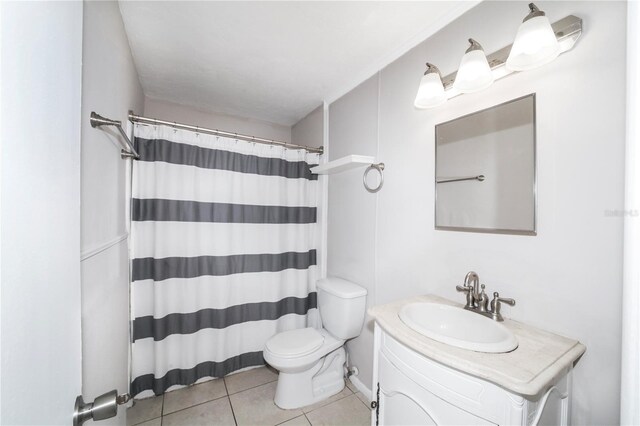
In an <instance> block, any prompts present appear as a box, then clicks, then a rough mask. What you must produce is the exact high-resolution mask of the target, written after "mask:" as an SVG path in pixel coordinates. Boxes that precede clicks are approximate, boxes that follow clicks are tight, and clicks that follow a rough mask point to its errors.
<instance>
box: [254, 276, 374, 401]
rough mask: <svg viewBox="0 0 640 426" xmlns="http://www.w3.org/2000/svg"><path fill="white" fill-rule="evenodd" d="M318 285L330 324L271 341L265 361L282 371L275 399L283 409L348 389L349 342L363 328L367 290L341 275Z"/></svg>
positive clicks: (291, 332)
mask: <svg viewBox="0 0 640 426" xmlns="http://www.w3.org/2000/svg"><path fill="white" fill-rule="evenodd" d="M317 287H318V309H319V311H320V316H321V318H322V321H323V326H324V328H322V329H320V330H317V329H315V328H310V327H309V328H302V329H297V330H289V331H284V332H282V333H278V334H276V335H275V336H273V337H271V338H270V339H269V340H268V341H267V343H266V344H265V348H264V351H263V354H264V359H265V361H267V363H268V364H269V365H271V366H272V367H273V368H275V369H277V370H278V371H279V374H278V385H277V388H276V395H275V398H274V402H275V403H276V405H277V406H278V407H280V408H285V409H293V408H300V407H304V406H306V405H311V404H314V403H316V402H318V401H321V400H323V399H326V398H328V397H330V396H332V395H335V394H337V393H338V392H340V391H342V389H344V378H343V376H344V363H345V350H344V343H345V342H346V340H347V339H351V338H353V337H356V336H358V335H359V334H360V331H361V330H362V325H363V323H364V313H365V306H366V295H367V291H366V290H365V289H364V288H362V287H360V286H358V285H357V284H354V283H352V282H349V281H346V280H343V279H340V278H325V279H323V280H320V281H318V284H317Z"/></svg>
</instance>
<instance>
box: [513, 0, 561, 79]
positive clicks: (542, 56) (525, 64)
mask: <svg viewBox="0 0 640 426" xmlns="http://www.w3.org/2000/svg"><path fill="white" fill-rule="evenodd" d="M529 10H530V12H529V14H528V15H527V16H526V17H525V18H524V20H523V21H522V24H520V27H519V28H518V32H517V34H516V39H515V41H514V42H513V46H512V47H511V52H510V53H509V58H508V59H507V68H509V69H510V70H512V71H526V70H530V69H533V68H537V67H539V66H542V65H545V64H548V63H549V62H551V61H553V60H554V59H555V58H557V57H558V55H559V54H560V45H559V44H558V39H557V38H556V34H555V33H554V32H553V29H552V28H551V24H550V23H549V19H548V18H547V17H546V16H545V13H544V12H543V11H541V10H540V9H538V7H537V6H536V5H535V4H533V3H529Z"/></svg>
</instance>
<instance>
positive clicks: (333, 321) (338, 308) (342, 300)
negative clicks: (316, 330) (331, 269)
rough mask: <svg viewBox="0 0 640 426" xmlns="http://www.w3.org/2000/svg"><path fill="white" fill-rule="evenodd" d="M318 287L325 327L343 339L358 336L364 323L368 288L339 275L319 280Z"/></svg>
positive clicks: (319, 307) (321, 314) (320, 308)
mask: <svg viewBox="0 0 640 426" xmlns="http://www.w3.org/2000/svg"><path fill="white" fill-rule="evenodd" d="M317 289H318V309H319V310H320V316H321V317H322V325H323V327H324V329H326V330H327V331H328V332H329V333H331V334H332V335H333V336H335V337H337V338H339V339H343V340H347V339H351V338H353V337H356V336H358V335H359V334H360V331H362V325H363V324H364V317H365V309H366V305H367V290H366V289H365V288H363V287H360V286H359V285H358V284H355V283H352V282H351V281H347V280H343V279H342V278H337V277H327V278H324V279H321V280H319V281H318V283H317Z"/></svg>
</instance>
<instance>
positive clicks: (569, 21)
mask: <svg viewBox="0 0 640 426" xmlns="http://www.w3.org/2000/svg"><path fill="white" fill-rule="evenodd" d="M551 28H552V29H553V32H554V33H555V36H556V39H557V40H558V45H559V46H560V52H559V53H560V54H562V53H564V52H567V51H569V50H571V49H572V48H573V46H574V45H575V44H576V42H577V41H578V39H579V38H580V36H581V35H582V19H581V18H578V17H577V16H574V15H569V16H567V17H565V18H563V19H561V20H559V21H556V22H554V23H553V24H551ZM512 47H513V44H510V45H509V46H506V47H503V48H502V49H500V50H498V51H496V52H493V53H491V54H490V55H487V61H488V62H489V67H491V71H492V72H493V77H494V80H499V79H501V78H503V77H506V76H507V75H509V74H511V73H513V72H515V71H512V70H510V69H508V68H507V67H506V63H507V58H508V57H509V53H510V52H511V48H512ZM457 74H458V72H457V71H456V72H453V73H451V74H448V75H446V76H444V77H443V78H442V84H443V86H444V89H445V93H446V95H447V99H451V98H454V97H456V96H458V95H460V94H462V92H460V91H459V90H456V89H455V87H454V86H453V83H454V82H455V80H456V76H457Z"/></svg>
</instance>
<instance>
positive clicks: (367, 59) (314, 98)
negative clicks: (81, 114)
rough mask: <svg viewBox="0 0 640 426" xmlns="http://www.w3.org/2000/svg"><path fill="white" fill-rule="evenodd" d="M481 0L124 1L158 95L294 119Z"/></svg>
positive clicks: (149, 88) (147, 89)
mask: <svg viewBox="0 0 640 426" xmlns="http://www.w3.org/2000/svg"><path fill="white" fill-rule="evenodd" d="M475 4H476V3H475V2H460V1H448V2H445V1H437V2H430V1H418V2H404V1H387V2H348V1H342V2H338V1H329V2H321V1H319V2H306V1H282V2H271V1H265V2H249V1H214V2H205V1H201V2H180V1H146V2H137V1H120V10H121V13H122V18H123V21H124V25H125V30H126V32H127V35H128V37H129V43H130V44H131V51H132V53H133V59H134V62H135V64H136V68H137V70H138V74H139V76H140V82H141V84H142V88H143V90H144V93H145V95H146V96H148V97H149V98H151V99H159V100H165V101H171V102H176V103H179V104H183V105H189V106H192V107H196V108H199V109H202V110H205V111H215V112H223V113H227V114H233V115H239V116H243V117H249V118H256V119H261V120H266V121H270V122H273V123H278V124H284V125H293V124H295V123H296V122H297V121H298V120H300V119H301V118H303V117H304V116H306V115H307V114H308V113H309V112H311V111H312V110H313V109H315V108H316V107H317V106H318V105H320V104H321V103H322V102H323V101H324V100H328V99H329V98H331V97H332V96H336V95H337V94H342V93H344V92H346V90H348V89H350V88H352V87H353V86H355V85H356V84H358V83H360V82H361V81H362V80H363V79H364V78H366V77H369V76H371V75H373V74H374V73H375V72H376V71H377V70H378V69H380V68H382V67H383V66H384V65H386V63H389V62H391V60H393V59H395V57H397V56H399V55H400V54H401V53H403V52H404V51H406V50H408V49H409V48H411V47H413V46H414V45H416V44H417V43H419V42H420V41H422V40H423V39H425V38H426V37H428V36H429V35H430V34H433V33H434V32H435V31H437V30H438V29H440V28H442V27H443V26H444V25H446V24H447V23H448V22H450V21H451V20H453V19H455V18H456V17H457V16H459V15H460V14H461V13H463V12H464V11H466V10H468V9H470V8H471V7H472V6H473V5H475ZM394 55H395V56H394ZM385 61H386V63H385ZM358 78H359V79H360V81H356V80H357V79H358ZM340 91H342V93H339V92H340Z"/></svg>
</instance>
